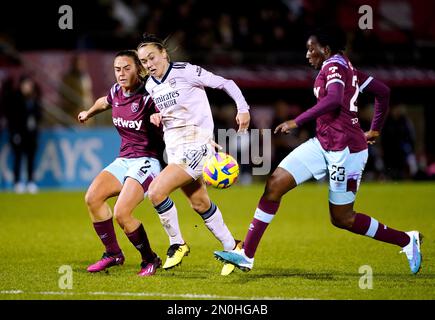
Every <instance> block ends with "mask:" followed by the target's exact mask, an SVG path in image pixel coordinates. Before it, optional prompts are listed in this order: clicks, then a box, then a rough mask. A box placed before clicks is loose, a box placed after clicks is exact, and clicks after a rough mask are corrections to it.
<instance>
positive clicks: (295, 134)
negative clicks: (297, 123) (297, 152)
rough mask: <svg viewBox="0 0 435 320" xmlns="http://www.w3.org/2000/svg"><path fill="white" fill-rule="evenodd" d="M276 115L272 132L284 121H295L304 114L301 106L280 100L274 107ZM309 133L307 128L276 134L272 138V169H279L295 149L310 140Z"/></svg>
mask: <svg viewBox="0 0 435 320" xmlns="http://www.w3.org/2000/svg"><path fill="white" fill-rule="evenodd" d="M274 109H275V113H274V118H273V121H272V128H271V129H272V131H273V130H275V128H276V127H277V126H278V125H279V124H281V123H283V122H284V121H287V120H290V119H294V118H296V117H297V116H298V115H299V114H301V113H302V111H303V110H302V108H301V106H299V105H290V104H288V103H287V102H286V101H284V100H278V101H277V102H276V103H275V106H274ZM308 138H309V132H308V131H307V129H306V128H297V129H295V130H292V131H291V132H290V133H289V134H276V135H273V137H272V155H273V158H272V168H273V170H274V169H275V168H276V167H278V165H279V163H280V162H281V161H282V159H284V158H285V157H286V156H287V155H288V154H289V153H290V152H291V151H292V150H293V149H295V148H296V147H297V146H299V145H300V144H301V143H302V142H304V141H306V140H308Z"/></svg>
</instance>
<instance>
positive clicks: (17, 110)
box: [5, 76, 41, 193]
mask: <svg viewBox="0 0 435 320" xmlns="http://www.w3.org/2000/svg"><path fill="white" fill-rule="evenodd" d="M5 109H6V110H5V112H6V118H7V122H8V128H9V139H10V144H11V147H12V152H13V155H14V184H15V185H14V189H15V192H16V193H23V192H25V191H26V190H27V191H28V192H30V193H36V192H37V191H38V187H37V185H36V184H35V181H34V176H33V174H34V160H35V155H36V151H37V147H38V126H39V122H40V120H41V104H40V89H39V86H38V85H37V83H36V82H35V81H34V80H33V79H32V78H30V77H28V76H22V77H21V78H20V80H19V84H18V90H17V91H16V92H13V91H10V93H9V94H8V96H7V98H6V101H5ZM23 155H24V156H26V160H27V184H25V183H24V182H23V181H22V179H21V165H22V157H23Z"/></svg>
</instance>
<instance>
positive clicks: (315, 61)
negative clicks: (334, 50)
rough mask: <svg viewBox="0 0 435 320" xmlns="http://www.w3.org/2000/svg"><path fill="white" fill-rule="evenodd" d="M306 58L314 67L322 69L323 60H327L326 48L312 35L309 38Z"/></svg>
mask: <svg viewBox="0 0 435 320" xmlns="http://www.w3.org/2000/svg"><path fill="white" fill-rule="evenodd" d="M306 58H307V59H308V62H309V63H310V65H312V66H313V67H314V69H320V67H321V66H322V63H323V61H325V48H323V47H322V46H321V45H320V44H319V42H318V41H317V39H316V37H313V36H311V37H309V38H308V41H307V54H306Z"/></svg>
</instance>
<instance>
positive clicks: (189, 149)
mask: <svg viewBox="0 0 435 320" xmlns="http://www.w3.org/2000/svg"><path fill="white" fill-rule="evenodd" d="M164 138H165V144H166V154H167V157H168V158H167V163H168V164H171V163H174V164H177V165H179V166H180V167H181V168H183V169H184V170H185V171H186V172H187V174H189V175H190V176H191V177H192V178H193V179H195V180H197V179H198V178H200V177H202V168H203V166H204V163H205V161H206V160H207V159H208V158H209V157H211V155H213V154H214V153H215V151H214V147H213V146H212V145H211V144H210V142H211V141H212V139H213V132H210V131H209V130H204V129H201V128H198V127H194V126H186V127H181V128H174V129H170V130H168V131H166V132H165V135H164Z"/></svg>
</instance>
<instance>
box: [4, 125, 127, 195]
mask: <svg viewBox="0 0 435 320" xmlns="http://www.w3.org/2000/svg"><path fill="white" fill-rule="evenodd" d="M38 141H39V143H38V151H37V154H36V160H35V161H36V163H35V182H36V184H37V185H38V186H39V187H40V188H43V189H82V188H87V187H88V186H89V184H90V183H91V181H92V180H93V179H94V178H95V176H96V175H97V174H98V173H99V172H100V171H101V170H102V169H103V168H104V167H105V166H107V165H108V164H109V163H111V162H112V161H113V160H114V159H115V157H116V156H117V155H118V152H119V145H120V138H119V136H118V134H117V133H116V130H114V129H113V128H111V127H107V128H104V127H102V128H93V129H88V128H72V129H64V128H56V129H44V130H41V132H40V134H39V138H38ZM26 175H27V174H26V161H25V158H24V159H23V165H22V174H21V176H22V180H23V182H25V181H26ZM12 188H13V154H12V148H11V146H10V145H9V138H8V136H7V133H6V132H2V133H1V134H0V189H1V190H2V191H8V190H12Z"/></svg>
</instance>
